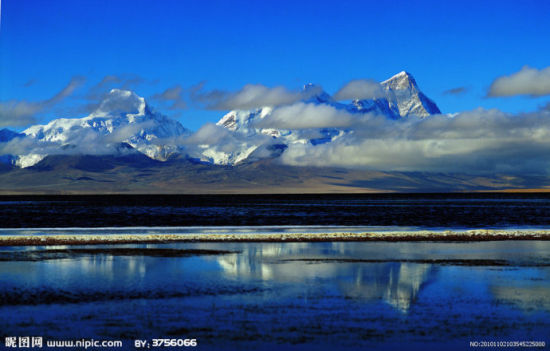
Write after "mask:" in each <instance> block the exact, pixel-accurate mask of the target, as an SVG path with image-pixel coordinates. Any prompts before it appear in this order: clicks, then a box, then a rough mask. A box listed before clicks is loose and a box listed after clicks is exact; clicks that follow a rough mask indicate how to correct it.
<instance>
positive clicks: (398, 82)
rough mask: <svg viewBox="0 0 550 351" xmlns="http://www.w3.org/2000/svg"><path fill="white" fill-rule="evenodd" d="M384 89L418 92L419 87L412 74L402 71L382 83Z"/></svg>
mask: <svg viewBox="0 0 550 351" xmlns="http://www.w3.org/2000/svg"><path fill="white" fill-rule="evenodd" d="M380 84H382V86H383V87H385V88H386V89H392V90H403V89H414V90H418V85H417V84H416V80H415V79H414V77H413V76H412V74H410V73H409V72H406V71H401V72H399V73H397V74H396V75H394V76H393V77H391V78H390V79H387V80H385V81H383V82H381V83H380Z"/></svg>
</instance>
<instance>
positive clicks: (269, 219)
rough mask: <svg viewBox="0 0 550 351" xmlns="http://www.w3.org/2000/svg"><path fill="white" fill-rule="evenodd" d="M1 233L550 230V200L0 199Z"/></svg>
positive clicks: (484, 196) (359, 197)
mask: <svg viewBox="0 0 550 351" xmlns="http://www.w3.org/2000/svg"><path fill="white" fill-rule="evenodd" d="M0 223H1V224H0V225H1V227H2V228H37V227H38V228H42V227H129V226H134V227H135V226H138V227H150V226H154V227H173V226H267V225H275V226H281V225H291V226H297V225H315V226H319V225H323V226H325V225H332V226H334V225H338V226H415V227H430V228H433V227H445V228H447V227H465V228H467V227H474V228H487V227H499V228H503V227H504V228H506V227H510V226H513V227H519V226H548V225H550V194H397V195H394V194H387V195H383V194H378V195H211V196H207V195H204V196H191V195H189V196H185V195H174V196H169V195H156V196H147V195H136V196H125V195H124V196H1V197H0Z"/></svg>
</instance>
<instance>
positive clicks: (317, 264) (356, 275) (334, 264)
mask: <svg viewBox="0 0 550 351" xmlns="http://www.w3.org/2000/svg"><path fill="white" fill-rule="evenodd" d="M243 247H244V249H243V251H242V253H241V254H240V255H231V256H221V257H216V258H215V260H216V261H217V263H218V264H219V265H220V267H221V268H222V270H223V272H224V274H225V275H226V276H228V277H231V278H233V279H237V280H264V281H274V282H278V283H300V284H308V285H309V286H315V285H316V282H319V281H331V283H333V284H335V285H336V286H338V287H339V291H340V293H341V294H342V295H343V296H345V297H347V298H353V299H360V300H365V301H378V300H382V301H385V302H386V303H388V304H389V305H390V306H393V307H394V308H396V309H397V310H399V311H401V312H403V313H407V312H408V311H409V309H410V307H411V305H412V303H413V302H414V301H415V299H416V297H417V296H418V294H419V293H420V290H421V289H422V287H423V286H424V285H425V284H427V282H428V281H430V280H433V279H435V276H436V273H437V267H434V266H433V265H430V264H417V263H402V262H389V263H353V262H350V263H346V262H345V261H344V262H342V261H337V260H335V258H336V259H337V258H344V259H348V260H353V259H354V258H362V257H363V256H362V255H361V253H360V252H359V253H358V252H356V251H355V250H353V247H350V244H348V245H346V244H345V243H327V244H324V245H319V244H312V243H270V244H264V245H257V244H253V245H246V244H244V245H243ZM312 257H314V259H315V261H314V262H313V263H312V262H311V261H308V260H309V259H311V258H312ZM317 285H319V284H317Z"/></svg>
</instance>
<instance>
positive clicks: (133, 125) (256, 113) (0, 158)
mask: <svg viewBox="0 0 550 351" xmlns="http://www.w3.org/2000/svg"><path fill="white" fill-rule="evenodd" d="M380 91H382V92H383V94H382V96H378V97H376V98H372V99H362V100H353V101H350V102H349V103H343V102H339V101H336V100H335V99H333V97H332V96H331V95H329V94H328V93H326V92H325V91H323V90H322V89H321V87H320V86H317V85H313V84H306V85H305V86H304V88H303V91H302V92H301V93H300V94H301V95H300V96H302V100H301V101H298V102H296V103H295V105H297V106H299V107H301V108H306V107H312V106H313V107H320V108H322V109H325V110H326V109H328V110H330V111H336V113H338V114H339V115H338V116H341V115H343V116H344V117H343V118H345V119H348V120H354V119H355V118H357V120H359V119H361V118H362V117H363V116H365V115H367V114H369V115H381V116H385V117H386V118H388V119H401V118H410V117H412V116H416V117H420V118H425V117H428V116H430V115H433V114H439V113H441V112H440V111H439V109H438V108H437V106H436V104H435V103H434V102H433V101H432V100H430V99H429V98H428V97H426V96H425V95H424V94H423V93H422V92H421V91H420V89H419V88H418V85H417V84H416V81H415V80H414V78H413V77H412V76H411V75H410V74H409V73H407V72H401V73H398V74H397V75H395V76H393V77H391V78H390V79H388V80H386V81H383V82H381V83H380ZM286 107H288V105H287V106H286ZM282 108H285V106H264V107H260V108H257V109H254V110H233V111H230V112H228V113H227V114H225V115H224V116H223V117H222V118H221V119H220V120H219V121H218V122H217V123H216V125H212V124H207V125H206V126H205V127H203V128H201V130H199V131H198V132H196V133H195V134H193V133H191V132H190V131H189V130H187V129H186V128H184V127H183V126H182V125H181V124H180V123H179V122H178V121H175V120H172V119H170V118H168V117H166V116H164V115H162V114H159V113H157V112H155V111H153V110H152V109H151V108H150V107H149V106H148V105H147V103H146V102H145V99H144V98H142V97H140V96H138V95H136V94H135V93H134V92H131V91H127V90H119V89H113V90H111V91H110V92H109V94H107V96H106V97H105V99H104V100H103V101H102V102H101V104H100V105H99V107H98V108H97V109H96V110H95V111H94V112H92V113H91V114H90V115H88V116H87V117H83V118H59V119H55V120H52V121H51V122H49V123H48V124H45V125H34V126H31V127H29V128H28V129H26V130H24V131H23V132H22V133H16V132H13V131H10V130H7V129H4V130H0V162H3V163H10V164H15V165H16V166H19V167H23V168H24V167H29V166H33V165H35V164H36V163H38V162H40V161H41V160H42V159H43V158H44V157H46V156H48V155H56V154H81V155H84V154H93V155H120V154H123V153H129V152H140V153H142V154H144V155H146V156H148V157H149V158H152V159H155V160H160V161H165V160H167V159H168V158H169V157H171V156H172V155H174V154H181V155H182V156H186V157H189V158H191V159H194V160H199V161H201V162H205V163H212V164H220V165H236V164H239V163H243V162H254V161H258V160H261V159H266V158H275V157H278V156H280V155H281V154H282V153H284V152H285V150H286V149H287V148H288V147H289V146H290V145H296V144H304V145H305V144H311V145H313V146H315V145H319V144H324V143H330V142H333V141H335V140H336V139H338V138H341V137H343V136H346V135H348V134H349V135H351V133H353V130H352V128H347V127H345V126H344V125H342V126H341V127H323V128H321V127H320V128H311V127H307V128H303V127H296V128H294V127H288V129H282V128H273V125H270V124H269V123H263V122H265V121H266V120H269V119H270V118H271V117H272V116H275V114H276V113H277V112H278V111H277V110H278V109H282ZM315 111H317V110H315ZM301 117H302V116H301V114H300V112H298V113H297V115H296V116H295V118H296V119H300V118H301ZM316 117H317V114H316V112H315V113H314V115H313V116H310V118H313V119H316ZM292 118H294V117H292ZM7 146H9V147H7Z"/></svg>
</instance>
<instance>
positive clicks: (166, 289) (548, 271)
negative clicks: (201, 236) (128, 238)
mask: <svg viewBox="0 0 550 351" xmlns="http://www.w3.org/2000/svg"><path fill="white" fill-rule="evenodd" d="M549 331H550V242H548V241H519V242H517V241H516V242H512V241H503V242H478V243H476V242H472V243H430V242H415V243H406V242H401V243H384V242H357V243H349V242H348V243H219V244H216V243H195V244H170V245H166V244H165V245H125V246H121V245H117V246H81V247H70V248H68V247H49V248H46V247H26V248H22V247H17V248H16V247H4V248H0V337H2V340H0V345H3V342H4V337H5V336H31V335H32V336H42V337H43V338H44V343H45V342H46V340H53V339H63V340H68V339H75V340H76V339H82V338H85V339H91V338H94V339H96V340H122V341H123V348H125V349H133V346H134V342H135V340H136V339H140V340H147V342H149V343H151V342H152V339H154V338H169V339H185V338H194V339H197V341H198V345H199V346H198V349H200V350H455V349H456V350H469V349H470V350H471V349H475V348H471V347H470V342H486V341H487V342H491V341H504V342H515V341H545V342H546V343H548V342H550V337H549V335H550V333H549ZM0 347H1V346H0ZM44 349H48V348H44ZM157 349H166V348H157ZM182 349H183V348H182ZM484 349H490V348H484ZM506 349H509V350H512V349H514V348H506Z"/></svg>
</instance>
